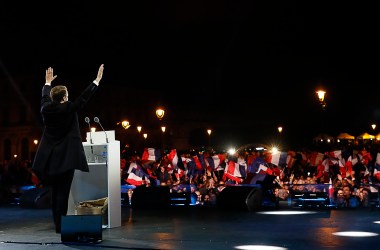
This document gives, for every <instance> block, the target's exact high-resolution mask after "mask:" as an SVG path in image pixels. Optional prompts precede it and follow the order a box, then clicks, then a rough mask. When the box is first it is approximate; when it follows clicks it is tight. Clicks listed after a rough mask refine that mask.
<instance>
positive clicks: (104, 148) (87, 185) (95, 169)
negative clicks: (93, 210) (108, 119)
mask: <svg viewBox="0 0 380 250" xmlns="http://www.w3.org/2000/svg"><path fill="white" fill-rule="evenodd" d="M108 133H109V134H110V136H109V137H108ZM114 133H115V132H114V131H107V137H108V138H107V139H109V138H111V140H110V141H109V142H108V143H107V142H106V135H105V132H104V131H101V132H91V138H92V140H90V137H89V136H87V142H83V146H84V150H85V153H86V157H87V161H88V165H89V168H90V171H89V172H82V171H79V170H76V171H75V175H74V179H73V183H72V185H71V191H70V198H69V209H68V215H75V214H76V212H75V208H76V206H78V205H79V202H81V201H86V200H97V199H101V198H104V197H108V210H107V217H108V221H107V222H108V225H103V227H107V228H113V227H119V226H121V188H120V141H117V140H115V139H114V138H115V136H114ZM112 135H113V136H112ZM91 141H92V142H93V143H91Z"/></svg>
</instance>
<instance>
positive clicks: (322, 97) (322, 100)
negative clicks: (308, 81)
mask: <svg viewBox="0 0 380 250" xmlns="http://www.w3.org/2000/svg"><path fill="white" fill-rule="evenodd" d="M316 93H317V95H318V99H319V103H320V104H321V106H322V109H325V108H326V102H325V95H326V91H324V90H318V91H317V92H316Z"/></svg>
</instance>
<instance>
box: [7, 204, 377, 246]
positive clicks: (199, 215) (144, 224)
mask: <svg viewBox="0 0 380 250" xmlns="http://www.w3.org/2000/svg"><path fill="white" fill-rule="evenodd" d="M293 211H295V212H301V214H291V215H284V214H265V213H264V212H270V213H272V212H293ZM308 212H311V213H308ZM378 221H380V211H379V210H378V209H377V208H375V209H373V208H372V209H364V208H363V209H347V210H337V209H331V210H329V209H327V210H326V209H325V210H302V209H283V210H273V209H271V210H264V211H260V212H249V211H239V210H220V209H216V208H210V207H208V208H206V207H187V208H186V207H173V208H169V209H139V210H136V209H132V208H130V207H122V226H121V227H117V228H111V229H103V230H102V238H103V241H102V242H101V243H96V244H93V243H89V244H88V243H70V244H67V243H65V244H64V243H62V242H61V236H60V234H56V233H55V231H54V227H53V224H52V220H51V212H50V209H29V208H21V207H20V206H18V205H5V206H0V242H1V243H0V249H7V250H13V249H20V250H21V249H22V250H24V249H29V250H30V249H38V250H40V249H53V250H56V249H96V248H99V249H100V248H101V249H192V250H194V249H218V250H220V249H251V250H252V249H266V250H268V249H273V250H274V249H276V250H284V249H289V250H290V249H308V250H313V249H318V250H320V249H329V250H330V249H344V250H348V249H378V245H379V242H380V236H379V235H378V234H380V224H378V223H377V222H378ZM353 231H355V232H356V231H358V232H362V233H363V234H364V233H368V234H369V235H365V236H364V237H358V236H356V237H347V236H340V235H337V233H339V232H353ZM258 245H260V246H267V248H258ZM269 246H271V247H272V248H269Z"/></svg>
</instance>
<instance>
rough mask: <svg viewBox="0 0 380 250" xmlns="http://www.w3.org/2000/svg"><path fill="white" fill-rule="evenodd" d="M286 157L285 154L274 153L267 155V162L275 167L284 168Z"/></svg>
mask: <svg viewBox="0 0 380 250" xmlns="http://www.w3.org/2000/svg"><path fill="white" fill-rule="evenodd" d="M287 157H288V153H287V152H276V153H272V154H270V155H268V158H267V162H268V163H272V164H274V165H276V166H285V164H286V159H287Z"/></svg>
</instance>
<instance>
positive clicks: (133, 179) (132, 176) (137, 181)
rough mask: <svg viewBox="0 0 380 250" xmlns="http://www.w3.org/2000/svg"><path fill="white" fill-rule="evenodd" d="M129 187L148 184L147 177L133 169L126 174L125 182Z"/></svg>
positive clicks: (145, 174) (142, 172)
mask: <svg viewBox="0 0 380 250" xmlns="http://www.w3.org/2000/svg"><path fill="white" fill-rule="evenodd" d="M125 181H126V182H127V183H128V184H130V185H135V186H140V185H142V184H144V183H150V181H149V175H148V174H147V173H145V172H144V171H142V170H141V169H139V167H138V168H133V169H132V171H131V172H130V173H129V174H128V177H127V179H126V180H125Z"/></svg>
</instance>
